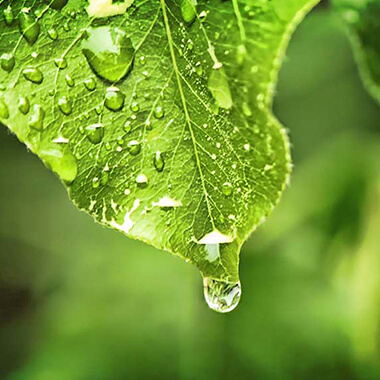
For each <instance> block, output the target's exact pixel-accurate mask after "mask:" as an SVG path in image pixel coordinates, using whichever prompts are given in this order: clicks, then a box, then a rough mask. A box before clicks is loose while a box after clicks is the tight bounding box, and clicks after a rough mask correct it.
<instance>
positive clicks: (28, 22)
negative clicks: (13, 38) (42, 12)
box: [19, 8, 40, 45]
mask: <svg viewBox="0 0 380 380" xmlns="http://www.w3.org/2000/svg"><path fill="white" fill-rule="evenodd" d="M19 21H20V31H21V33H22V35H23V36H24V38H25V39H26V40H27V42H28V43H29V44H30V45H33V44H34V43H35V42H36V41H37V39H38V36H39V35H40V24H39V23H38V21H37V19H36V18H35V17H34V16H33V15H32V14H30V13H29V9H28V8H23V9H22V10H21V12H20V15H19Z"/></svg>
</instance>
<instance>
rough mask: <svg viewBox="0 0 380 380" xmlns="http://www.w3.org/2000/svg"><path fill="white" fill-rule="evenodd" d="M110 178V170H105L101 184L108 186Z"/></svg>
mask: <svg viewBox="0 0 380 380" xmlns="http://www.w3.org/2000/svg"><path fill="white" fill-rule="evenodd" d="M109 177H110V172H109V169H104V170H103V172H102V176H101V177H100V183H101V185H102V186H104V185H107V183H108V180H109Z"/></svg>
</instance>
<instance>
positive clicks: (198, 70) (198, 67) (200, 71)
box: [195, 62, 203, 76]
mask: <svg viewBox="0 0 380 380" xmlns="http://www.w3.org/2000/svg"><path fill="white" fill-rule="evenodd" d="M195 72H196V73H197V74H198V75H199V76H202V75H203V67H202V65H201V63H200V62H197V63H196V64H195Z"/></svg>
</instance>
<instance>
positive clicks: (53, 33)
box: [47, 29, 58, 41]
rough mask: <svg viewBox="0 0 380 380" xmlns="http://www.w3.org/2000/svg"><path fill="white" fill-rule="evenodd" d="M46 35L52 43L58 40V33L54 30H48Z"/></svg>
mask: <svg viewBox="0 0 380 380" xmlns="http://www.w3.org/2000/svg"><path fill="white" fill-rule="evenodd" d="M47 33H48V36H49V37H50V39H52V40H53V41H55V40H57V39H58V32H57V31H56V30H55V29H49V30H48V32H47Z"/></svg>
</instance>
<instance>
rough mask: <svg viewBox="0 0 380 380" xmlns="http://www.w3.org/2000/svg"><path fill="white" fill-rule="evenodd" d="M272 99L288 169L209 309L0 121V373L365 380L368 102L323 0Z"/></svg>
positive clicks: (378, 139) (371, 203)
mask: <svg viewBox="0 0 380 380" xmlns="http://www.w3.org/2000/svg"><path fill="white" fill-rule="evenodd" d="M275 106H276V110H275V111H276V114H277V115H279V116H280V119H281V121H282V122H283V123H284V124H286V125H288V126H290V133H291V137H292V141H293V142H294V148H293V153H294V158H295V168H294V177H293V180H292V184H291V187H290V188H289V189H288V190H287V192H286V194H285V197H284V199H283V202H282V203H281V204H280V205H279V207H278V209H277V211H275V213H274V214H273V216H272V217H271V219H270V220H268V223H267V224H266V225H265V226H263V228H262V229H260V230H259V231H258V232H257V234H256V235H255V236H254V237H253V238H252V239H251V240H250V241H249V242H248V243H247V244H246V246H245V249H244V250H243V254H242V261H243V265H242V273H241V277H242V281H243V282H244V285H245V293H244V294H243V298H242V301H241V305H240V306H239V307H238V309H237V310H236V311H235V312H234V313H232V314H231V315H223V316H222V315H218V314H215V313H213V312H212V311H209V310H207V308H205V307H204V305H203V299H202V287H201V284H200V282H201V281H200V277H199V274H198V273H197V271H196V270H195V269H194V268H191V267H189V266H188V265H185V264H184V263H183V262H182V261H181V260H178V259H175V258H173V257H172V256H170V255H169V254H167V255H163V254H158V252H157V251H156V250H154V249H153V248H149V247H148V246H146V245H144V244H142V243H138V242H136V241H129V240H126V239H125V238H123V237H122V236H121V235H120V236H119V234H117V233H115V232H113V231H110V230H106V229H102V228H101V227H99V226H98V225H95V224H94V223H93V222H92V220H91V218H89V217H88V216H86V215H85V214H80V213H78V212H77V211H76V209H75V208H74V207H73V206H70V202H69V201H68V199H67V196H66V194H65V192H64V191H63V190H62V189H61V187H60V186H59V184H57V183H56V180H55V178H54V176H52V175H51V174H50V173H48V172H47V171H46V170H44V168H43V166H42V165H41V164H40V162H39V161H38V160H37V159H32V158H31V157H30V155H29V156H28V155H27V154H26V153H23V147H22V146H20V144H19V143H17V142H16V141H15V139H14V138H13V137H11V136H7V135H6V132H5V130H4V129H1V130H0V131H1V137H0V144H1V145H0V147H1V149H0V158H1V159H0V192H1V199H2V202H1V214H0V354H1V355H0V378H4V379H7V380H45V379H49V380H50V379H54V380H83V379H84V380H87V379H88V380H94V379H95V380H106V379H107V380H108V379H116V380H119V379H120V380H124V379H126V378H128V379H144V380H146V379H162V378H165V379H181V380H183V379H185V380H187V379H194V378H196V379H201V380H203V379H204V380H206V379H207V380H209V379H215V380H216V379H237V378H238V379H252V378H253V379H260V380H304V379H313V380H314V379H315V380H320V379H324V380H325V379H327V380H335V379H336V380H341V379H345V380H372V379H373V380H376V379H379V377H380V363H379V362H378V358H379V355H380V345H379V344H380V334H379V331H378V329H379V326H380V317H379V312H380V299H379V294H380V292H379V290H380V289H379V287H380V270H379V267H380V265H379V264H380V263H379V257H380V256H379V248H378V247H379V245H380V235H379V233H378V231H379V230H380V173H379V170H378V168H379V165H380V109H379V108H378V106H377V104H375V102H373V101H372V98H370V97H369V96H368V95H367V93H366V92H365V91H364V90H363V88H362V85H361V82H360V79H359V78H358V76H357V73H356V67H355V63H354V62H353V60H352V57H351V50H350V46H349V43H348V42H347V40H346V37H345V33H344V30H343V29H342V27H341V26H340V23H339V21H338V20H337V18H336V16H335V15H333V14H332V13H330V11H329V10H318V11H315V12H313V13H312V15H311V16H310V17H309V18H308V19H307V20H306V21H305V23H304V24H303V25H302V26H301V27H300V29H299V31H298V32H297V33H296V35H295V38H294V41H293V43H292V44H291V48H290V51H289V58H288V62H287V63H286V64H285V67H284V70H283V71H282V73H281V80H280V86H279V88H278V97H277V100H276V104H275ZM68 236H69V237H70V238H69V239H68V238H67V237H68Z"/></svg>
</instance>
